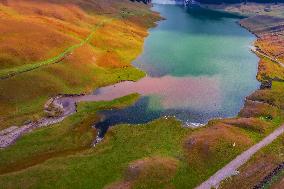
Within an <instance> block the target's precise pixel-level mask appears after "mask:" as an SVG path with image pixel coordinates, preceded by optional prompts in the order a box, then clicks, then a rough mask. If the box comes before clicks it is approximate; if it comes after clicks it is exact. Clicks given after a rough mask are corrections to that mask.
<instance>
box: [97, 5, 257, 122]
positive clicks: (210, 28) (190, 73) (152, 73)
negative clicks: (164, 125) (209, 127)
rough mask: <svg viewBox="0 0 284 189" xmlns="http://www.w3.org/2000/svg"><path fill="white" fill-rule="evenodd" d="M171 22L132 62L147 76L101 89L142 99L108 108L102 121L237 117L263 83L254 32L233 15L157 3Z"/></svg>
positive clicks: (153, 35)
mask: <svg viewBox="0 0 284 189" xmlns="http://www.w3.org/2000/svg"><path fill="white" fill-rule="evenodd" d="M153 10H154V11H157V12H159V13H160V14H161V15H162V16H163V17H164V18H165V19H166V20H163V21H160V22H159V23H158V25H157V27H155V28H153V29H150V31H149V36H148V37H147V38H146V40H145V44H144V51H143V52H142V54H141V55H140V56H139V57H138V58H137V59H136V60H135V61H134V62H133V64H134V65H135V66H136V67H138V68H140V69H142V70H144V71H145V72H146V73H147V77H146V78H143V79H141V80H140V81H138V82H135V83H134V82H123V83H120V84H116V85H115V87H113V86H109V87H104V88H101V89H99V90H98V91H97V93H100V94H106V95H107V94H110V93H118V94H121V96H123V95H126V94H127V93H129V94H130V93H134V92H137V93H139V94H141V99H140V100H139V101H138V102H137V103H136V104H134V105H133V106H130V107H128V108H126V109H123V110H113V111H104V112H102V113H103V114H105V115H106V120H105V121H104V122H103V123H101V124H102V125H114V124H117V123H145V122H148V121H151V120H153V119H156V118H158V117H161V116H175V117H177V118H178V119H181V120H182V121H184V122H194V123H196V122H197V123H206V122H207V121H208V120H210V119H212V118H217V117H218V118H219V117H232V116H236V115H237V114H238V112H239V111H240V109H241V108H242V106H243V104H244V99H245V97H246V96H248V95H249V94H250V93H252V92H253V91H254V90H256V89H257V88H258V87H259V83H258V81H257V80H256V74H257V63H258V58H257V56H256V55H255V54H253V53H252V52H251V51H250V48H251V45H252V43H253V41H254V40H255V36H254V35H252V34H251V33H249V32H248V31H247V30H245V29H244V28H242V27H240V26H239V25H238V23H237V21H238V20H239V19H240V18H238V17H236V16H233V15H230V14H224V13H219V12H215V11H210V10H206V9H201V8H184V7H182V6H178V5H154V7H153Z"/></svg>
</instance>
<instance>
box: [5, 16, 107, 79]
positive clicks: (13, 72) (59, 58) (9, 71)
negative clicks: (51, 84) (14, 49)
mask: <svg viewBox="0 0 284 189" xmlns="http://www.w3.org/2000/svg"><path fill="white" fill-rule="evenodd" d="M109 21H111V20H109ZM107 22H108V21H106V20H104V21H102V22H101V23H99V24H98V25H97V26H95V27H94V29H93V30H92V32H91V33H90V34H89V35H88V36H87V37H86V38H85V39H83V40H82V41H81V42H80V43H79V44H75V45H72V46H70V47H68V48H67V49H65V50H64V51H63V52H62V53H60V54H58V55H57V56H54V57H52V58H49V59H47V60H44V61H41V62H36V63H33V64H26V65H23V66H18V67H14V68H10V69H4V70H0V80H3V79H8V78H10V77H13V76H16V75H18V74H21V73H25V72H29V71H32V70H35V69H38V68H40V67H42V66H46V65H50V64H56V63H59V62H61V61H62V60H64V59H65V58H66V56H68V55H69V54H71V53H72V52H73V51H74V50H75V49H77V48H79V47H82V46H83V45H84V44H86V43H88V42H89V41H90V40H91V39H92V38H93V36H94V34H95V33H96V31H97V29H98V28H100V27H102V26H103V25H104V24H105V23H107Z"/></svg>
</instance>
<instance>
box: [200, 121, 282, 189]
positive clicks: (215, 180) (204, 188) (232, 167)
mask: <svg viewBox="0 0 284 189" xmlns="http://www.w3.org/2000/svg"><path fill="white" fill-rule="evenodd" d="M283 133H284V125H282V126H280V127H279V128H277V129H276V130H275V131H273V132H272V133H271V134H270V135H268V136H267V137H265V138H264V139H263V140H261V141H260V142H258V143H257V144H255V145H253V146H252V147H250V148H249V149H248V150H246V151H244V152H243V153H241V154H240V155H239V156H237V157H236V158H235V159H234V160H232V161H231V162H230V163H229V164H227V165H226V166H225V167H223V168H222V169H220V170H219V171H217V172H216V173H215V174H214V175H213V176H211V177H210V178H209V179H208V180H206V181H205V182H203V183H202V184H201V185H199V186H198V187H196V188H195V189H211V188H217V187H218V186H219V185H220V183H221V182H222V181H223V180H224V179H226V178H228V177H230V176H232V175H234V174H235V173H236V171H237V169H238V168H239V167H241V166H242V165H243V164H245V163H246V162H247V161H248V160H249V159H250V158H251V157H252V156H253V155H254V154H255V153H256V152H258V151H259V150H260V149H261V148H263V147H264V146H266V145H268V144H270V143H271V142H273V141H274V140H275V139H276V138H277V137H278V136H280V135H281V134H283Z"/></svg>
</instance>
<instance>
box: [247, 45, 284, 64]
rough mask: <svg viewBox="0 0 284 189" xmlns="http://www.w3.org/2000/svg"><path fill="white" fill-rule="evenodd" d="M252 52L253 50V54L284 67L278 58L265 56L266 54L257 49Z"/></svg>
mask: <svg viewBox="0 0 284 189" xmlns="http://www.w3.org/2000/svg"><path fill="white" fill-rule="evenodd" d="M251 50H252V52H254V53H255V54H257V55H260V56H263V57H265V58H267V59H269V60H271V61H272V62H275V63H277V64H279V65H280V66H282V67H284V63H282V62H280V61H279V60H277V58H272V57H270V56H268V55H267V54H265V53H263V52H261V51H259V50H257V49H256V48H252V49H251Z"/></svg>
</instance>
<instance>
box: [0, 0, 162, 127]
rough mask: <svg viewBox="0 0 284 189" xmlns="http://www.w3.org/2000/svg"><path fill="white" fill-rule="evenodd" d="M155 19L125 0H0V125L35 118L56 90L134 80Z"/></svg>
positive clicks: (77, 90)
mask: <svg viewBox="0 0 284 189" xmlns="http://www.w3.org/2000/svg"><path fill="white" fill-rule="evenodd" d="M158 18H159V17H158V15H157V14H155V13H153V12H151V11H150V10H149V9H148V7H147V6H146V5H144V4H142V3H134V2H129V1H128V0H122V1H115V0H107V1H105V0H92V1H83V0H70V1H69V0H68V1H64V0H57V1H53V0H26V1H20V0H7V1H0V32H1V37H0V78H1V79H0V107H1V110H0V120H1V123H0V128H4V127H7V126H11V125H12V124H21V123H22V122H23V121H27V120H32V119H37V117H39V116H40V114H41V112H42V109H43V104H44V102H45V101H46V100H47V99H48V98H50V97H51V96H55V95H57V94H59V93H84V92H90V91H92V90H94V89H95V88H96V87H100V86H104V85H108V84H111V83H115V82H119V81H120V80H125V79H129V80H136V79H138V78H140V77H142V76H143V75H144V73H142V72H141V71H138V70H137V69H135V68H133V67H132V66H131V64H130V63H131V61H132V60H133V59H134V58H135V57H136V56H137V55H138V54H139V53H140V51H141V48H142V45H143V39H144V38H145V37H146V36H147V29H148V28H149V27H152V26H154V22H155V21H156V20H157V19H158Z"/></svg>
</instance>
